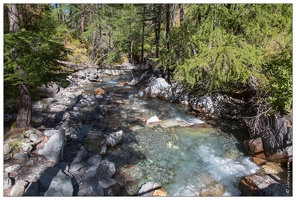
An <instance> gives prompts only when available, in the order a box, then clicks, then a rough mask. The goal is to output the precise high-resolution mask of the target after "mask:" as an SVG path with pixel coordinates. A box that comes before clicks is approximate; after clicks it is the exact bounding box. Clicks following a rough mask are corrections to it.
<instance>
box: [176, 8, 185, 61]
mask: <svg viewBox="0 0 296 200" xmlns="http://www.w3.org/2000/svg"><path fill="white" fill-rule="evenodd" d="M179 7H180V26H181V24H182V22H183V21H184V17H185V16H184V10H183V4H180V5H179ZM178 62H179V63H182V62H183V46H182V44H180V46H179V56H178Z"/></svg>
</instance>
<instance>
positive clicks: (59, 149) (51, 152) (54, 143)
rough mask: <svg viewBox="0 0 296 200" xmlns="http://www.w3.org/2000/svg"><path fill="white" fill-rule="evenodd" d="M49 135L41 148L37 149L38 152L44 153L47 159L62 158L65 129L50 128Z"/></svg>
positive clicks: (55, 159) (57, 159) (58, 159)
mask: <svg viewBox="0 0 296 200" xmlns="http://www.w3.org/2000/svg"><path fill="white" fill-rule="evenodd" d="M45 132H47V134H48V135H51V137H50V138H49V140H48V141H47V143H46V144H45V145H44V148H43V149H39V150H38V153H39V154H41V155H44V156H45V157H46V158H47V159H49V160H51V161H53V162H59V161H60V160H62V159H63V150H64V146H65V131H64V130H51V131H50V134H49V133H48V131H45Z"/></svg>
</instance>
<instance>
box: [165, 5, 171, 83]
mask: <svg viewBox="0 0 296 200" xmlns="http://www.w3.org/2000/svg"><path fill="white" fill-rule="evenodd" d="M169 32H170V4H166V33H165V37H166V40H167V43H166V48H167V50H168V51H169V49H170V42H169V41H168V36H169ZM166 69H167V78H166V79H167V80H166V81H167V82H168V83H169V84H170V82H171V77H170V66H169V65H167V66H166Z"/></svg>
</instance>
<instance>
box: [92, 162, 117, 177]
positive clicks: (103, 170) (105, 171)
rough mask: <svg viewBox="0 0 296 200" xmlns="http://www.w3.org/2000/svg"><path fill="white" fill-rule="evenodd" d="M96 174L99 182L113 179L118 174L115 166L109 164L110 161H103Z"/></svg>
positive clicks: (111, 163)
mask: <svg viewBox="0 0 296 200" xmlns="http://www.w3.org/2000/svg"><path fill="white" fill-rule="evenodd" d="M96 172H97V174H96V177H97V179H98V180H101V179H104V178H111V177H112V176H113V175H114V174H115V172H116V169H115V164H114V163H113V162H109V161H108V160H102V161H101V162H100V164H99V166H98V168H97V170H96Z"/></svg>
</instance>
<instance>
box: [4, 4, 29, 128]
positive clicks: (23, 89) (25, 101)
mask: <svg viewBox="0 0 296 200" xmlns="http://www.w3.org/2000/svg"><path fill="white" fill-rule="evenodd" d="M8 19H9V31H10V32H18V31H20V21H19V17H18V9H17V6H16V4H10V5H9V6H8ZM12 51H14V49H12ZM17 54H18V52H16V51H14V53H13V58H12V59H17V57H18V55H17ZM16 70H17V72H19V73H20V78H24V77H25V76H26V74H25V72H24V70H23V69H22V68H21V66H17V68H16ZM18 89H19V92H20V104H21V105H20V106H21V107H20V109H19V112H18V114H17V118H16V127H18V128H25V127H29V126H30V125H31V119H32V116H31V115H32V102H31V94H30V88H29V86H28V85H27V84H25V83H21V84H19V85H18Z"/></svg>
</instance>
